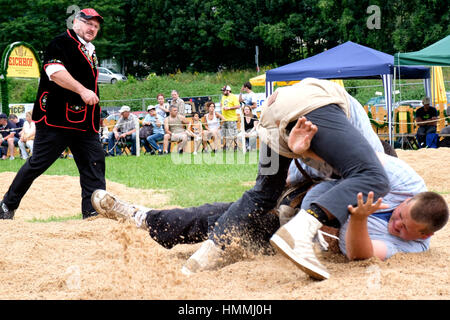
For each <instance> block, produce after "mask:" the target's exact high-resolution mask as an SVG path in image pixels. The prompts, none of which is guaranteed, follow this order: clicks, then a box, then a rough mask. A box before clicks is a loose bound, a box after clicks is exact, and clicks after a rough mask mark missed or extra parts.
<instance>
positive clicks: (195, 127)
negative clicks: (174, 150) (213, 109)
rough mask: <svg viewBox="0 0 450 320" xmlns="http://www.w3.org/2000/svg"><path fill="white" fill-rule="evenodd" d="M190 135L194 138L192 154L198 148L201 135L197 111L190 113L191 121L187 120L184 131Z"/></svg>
mask: <svg viewBox="0 0 450 320" xmlns="http://www.w3.org/2000/svg"><path fill="white" fill-rule="evenodd" d="M186 132H187V133H188V135H189V136H190V137H192V138H193V139H194V152H193V154H194V155H195V154H197V151H198V149H199V148H200V145H201V143H202V136H203V126H202V123H201V122H200V115H199V114H198V112H194V113H193V115H192V119H191V122H189V125H188V129H187V131H186Z"/></svg>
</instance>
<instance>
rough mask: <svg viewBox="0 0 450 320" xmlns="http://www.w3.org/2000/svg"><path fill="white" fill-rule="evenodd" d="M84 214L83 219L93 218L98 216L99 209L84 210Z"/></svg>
mask: <svg viewBox="0 0 450 320" xmlns="http://www.w3.org/2000/svg"><path fill="white" fill-rule="evenodd" d="M82 215H83V220H84V219H88V218H92V217H95V216H98V212H97V211H92V212H89V211H83V213H82Z"/></svg>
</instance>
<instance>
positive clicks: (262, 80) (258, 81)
mask: <svg viewBox="0 0 450 320" xmlns="http://www.w3.org/2000/svg"><path fill="white" fill-rule="evenodd" d="M331 81H333V82H336V83H337V84H340V85H341V86H344V82H343V81H342V80H331ZM298 82H300V81H298V80H296V81H277V82H275V84H276V85H277V86H291V85H293V84H295V83H298ZM250 83H251V84H252V86H265V85H266V74H265V73H264V74H261V75H259V76H257V77H254V78H251V79H250Z"/></svg>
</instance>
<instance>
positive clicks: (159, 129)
mask: <svg viewBox="0 0 450 320" xmlns="http://www.w3.org/2000/svg"><path fill="white" fill-rule="evenodd" d="M156 108H157V106H148V112H149V114H148V115H146V116H145V119H144V122H143V125H151V126H153V133H152V134H151V135H149V136H148V137H147V140H146V141H145V142H146V143H147V144H148V145H150V147H151V148H152V150H151V151H150V152H152V151H158V153H159V154H162V149H161V147H160V146H159V145H158V141H161V140H163V139H164V118H163V117H162V116H161V115H160V114H159V113H158V112H157V111H156ZM145 145H146V144H144V146H145Z"/></svg>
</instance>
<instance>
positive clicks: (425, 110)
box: [416, 97, 438, 148]
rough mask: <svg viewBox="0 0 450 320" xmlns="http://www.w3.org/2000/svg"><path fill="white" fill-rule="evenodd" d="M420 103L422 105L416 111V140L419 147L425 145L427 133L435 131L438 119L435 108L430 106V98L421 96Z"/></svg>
mask: <svg viewBox="0 0 450 320" xmlns="http://www.w3.org/2000/svg"><path fill="white" fill-rule="evenodd" d="M422 104H423V107H420V108H419V109H417V111H416V123H417V126H418V128H417V142H418V143H419V146H420V147H421V148H422V147H425V145H426V137H427V134H429V133H436V127H437V120H438V117H437V110H436V108H435V107H432V106H430V98H429V97H425V98H423V99H422Z"/></svg>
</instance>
